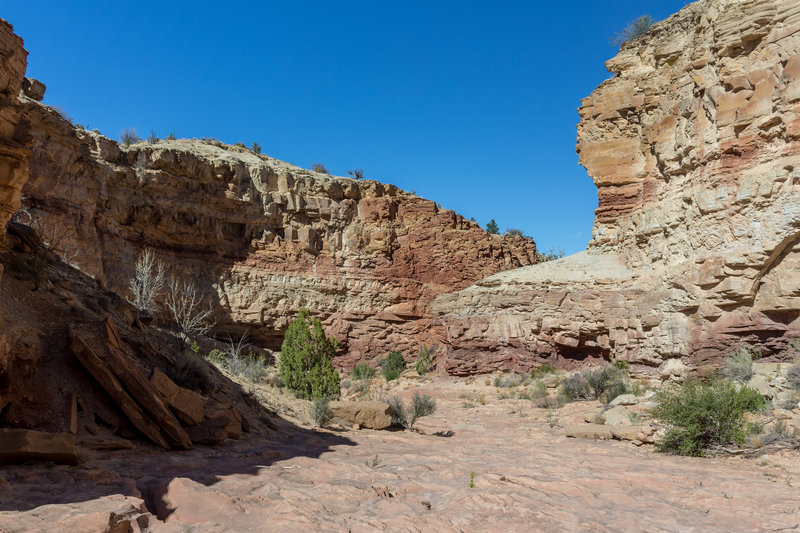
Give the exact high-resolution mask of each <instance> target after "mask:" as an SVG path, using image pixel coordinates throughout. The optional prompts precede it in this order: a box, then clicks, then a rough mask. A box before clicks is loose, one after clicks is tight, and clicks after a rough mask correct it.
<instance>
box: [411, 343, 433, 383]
mask: <svg viewBox="0 0 800 533" xmlns="http://www.w3.org/2000/svg"><path fill="white" fill-rule="evenodd" d="M435 351H436V348H433V347H431V348H426V347H425V346H420V348H419V355H418V356H417V362H416V363H415V364H414V369H415V370H416V371H417V374H419V375H420V376H424V375H425V374H427V373H428V372H430V370H431V368H432V367H433V353H434V352H435Z"/></svg>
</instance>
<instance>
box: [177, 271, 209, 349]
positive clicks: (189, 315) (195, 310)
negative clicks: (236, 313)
mask: <svg viewBox="0 0 800 533" xmlns="http://www.w3.org/2000/svg"><path fill="white" fill-rule="evenodd" d="M203 300H204V298H203V295H202V294H200V291H198V289H197V286H195V284H194V283H193V282H191V281H187V280H185V279H180V278H177V277H175V276H170V279H169V281H168V282H167V292H166V302H165V306H166V308H167V310H168V311H169V312H170V314H171V315H172V319H173V320H174V321H175V324H177V326H178V329H179V330H180V331H181V334H182V335H183V336H184V338H185V340H188V339H190V338H191V337H194V336H196V335H203V334H205V333H208V331H209V330H210V329H211V328H212V327H214V324H215V322H213V321H212V317H213V315H214V313H213V311H212V309H211V305H208V306H207V307H205V306H204V305H203Z"/></svg>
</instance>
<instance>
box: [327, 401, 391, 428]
mask: <svg viewBox="0 0 800 533" xmlns="http://www.w3.org/2000/svg"><path fill="white" fill-rule="evenodd" d="M329 406H330V408H331V411H333V416H334V418H339V419H341V420H344V421H346V422H349V423H350V424H358V425H359V426H360V427H362V428H367V429H386V428H388V427H389V426H390V425H392V409H391V407H389V404H388V403H385V402H366V401H354V402H340V401H333V402H330V404H329Z"/></svg>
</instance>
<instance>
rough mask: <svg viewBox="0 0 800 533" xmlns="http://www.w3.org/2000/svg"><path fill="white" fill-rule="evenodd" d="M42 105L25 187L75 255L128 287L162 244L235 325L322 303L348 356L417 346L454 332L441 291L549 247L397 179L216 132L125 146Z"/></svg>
mask: <svg viewBox="0 0 800 533" xmlns="http://www.w3.org/2000/svg"><path fill="white" fill-rule="evenodd" d="M31 102H32V101H31ZM32 104H36V105H33V108H32V110H31V111H30V114H29V116H30V117H31V122H32V124H33V135H34V139H35V140H34V145H33V159H32V161H31V177H30V180H29V182H28V183H27V184H26V186H25V190H24V193H25V195H26V198H27V202H28V204H29V205H30V206H31V208H32V210H33V211H34V213H35V214H36V216H38V217H40V218H41V219H42V220H43V221H44V222H45V224H46V226H47V227H48V228H53V229H57V233H58V234H59V235H58V240H59V247H60V249H61V251H62V252H63V253H64V254H65V256H66V257H67V258H68V259H69V260H70V261H72V262H73V263H74V264H76V265H78V266H79V267H80V268H81V269H82V270H83V271H85V272H88V273H90V274H91V275H93V276H94V277H96V278H98V279H99V280H101V281H102V282H103V283H104V284H105V285H106V286H107V287H110V288H111V289H113V290H114V291H116V292H117V293H118V294H121V295H128V294H129V289H128V285H129V283H130V280H131V278H132V276H133V268H134V263H135V261H136V257H137V255H138V254H139V253H140V252H141V250H142V249H143V248H145V247H150V248H152V249H153V250H154V251H155V252H156V254H157V255H158V256H159V257H161V258H162V259H163V260H164V261H166V262H167V264H168V265H169V268H170V269H171V270H173V271H174V272H175V273H176V274H178V275H180V276H182V277H185V278H189V279H192V280H194V281H195V282H196V283H197V284H198V285H199V286H200V287H201V288H202V290H203V291H204V292H205V293H206V294H207V295H208V296H209V297H210V298H211V300H212V302H213V303H212V305H213V307H214V311H215V312H214V314H215V318H216V319H217V331H218V332H220V333H221V334H222V335H223V336H224V335H225V334H227V333H231V334H233V335H236V334H240V333H241V332H243V331H244V330H246V329H249V336H250V339H251V340H255V341H259V342H262V343H264V344H265V345H266V346H268V347H271V348H275V349H277V348H279V347H280V342H281V340H282V336H283V331H284V330H285V328H286V326H287V324H288V321H289V320H290V319H291V318H292V317H293V316H294V315H296V313H297V310H298V309H299V308H300V307H301V306H306V307H308V308H309V309H310V310H311V312H312V314H316V315H318V316H322V317H323V319H324V320H325V324H326V329H327V330H328V332H329V333H330V334H334V335H335V336H336V337H337V338H338V339H339V340H340V341H341V344H342V345H343V348H345V350H343V352H344V353H346V356H345V357H343V358H342V359H340V363H341V364H343V365H345V366H347V365H349V364H351V363H352V362H354V361H357V360H360V359H362V358H367V357H369V358H371V357H375V356H378V355H385V353H386V352H387V351H389V350H401V351H404V352H405V353H406V354H407V355H408V356H412V355H415V354H416V351H417V349H418V345H419V344H428V345H430V344H432V343H434V342H437V341H436V339H440V338H441V337H443V334H444V331H443V330H442V329H441V328H438V329H437V328H436V327H435V325H434V320H433V316H432V314H431V311H430V302H431V301H432V300H433V298H434V297H435V296H437V295H439V294H442V293H445V292H449V291H452V290H455V289H460V288H464V287H466V286H468V285H469V284H470V283H472V282H474V281H476V280H478V279H481V278H483V277H485V276H487V275H490V274H493V273H496V272H498V271H500V270H505V269H510V268H516V267H519V266H523V265H528V264H532V263H533V262H535V261H536V248H535V245H534V243H533V242H532V241H530V240H528V239H525V238H521V237H500V236H496V235H489V234H487V233H486V232H484V231H483V230H482V229H481V228H480V227H479V226H478V225H477V224H476V223H475V222H471V221H468V220H465V219H464V218H462V217H461V216H459V215H457V214H456V213H454V212H453V211H450V210H446V209H442V208H440V207H439V206H437V204H435V203H434V202H431V201H429V200H424V199H422V198H419V197H417V196H415V195H411V194H409V193H406V192H404V191H401V190H399V189H398V188H397V187H394V186H392V185H384V184H382V183H379V182H376V181H369V180H363V181H357V180H354V179H349V178H337V177H331V176H328V175H325V174H319V173H315V172H311V171H307V170H303V169H301V168H298V167H295V166H292V165H289V164H287V163H284V162H281V161H278V160H276V159H273V158H270V157H267V156H264V155H259V154H254V153H252V152H251V151H249V150H247V149H244V148H237V147H232V146H228V145H224V144H222V143H219V142H215V141H197V140H162V141H159V142H155V143H149V142H144V143H137V144H133V145H131V146H127V147H126V146H120V145H118V144H117V143H116V142H114V141H112V140H110V139H108V138H106V137H103V136H101V135H99V134H97V133H95V132H87V131H84V130H80V129H76V128H74V127H73V126H72V125H71V124H70V123H69V122H67V121H66V120H65V119H64V118H62V117H61V116H60V115H58V114H57V113H54V112H53V111H52V110H51V109H50V108H48V107H47V106H44V105H41V104H38V103H33V102H32Z"/></svg>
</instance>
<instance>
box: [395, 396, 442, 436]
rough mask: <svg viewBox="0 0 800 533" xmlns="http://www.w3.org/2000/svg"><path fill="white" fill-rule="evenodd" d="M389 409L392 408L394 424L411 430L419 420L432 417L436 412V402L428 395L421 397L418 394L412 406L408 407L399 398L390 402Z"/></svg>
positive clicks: (412, 401)
mask: <svg viewBox="0 0 800 533" xmlns="http://www.w3.org/2000/svg"><path fill="white" fill-rule="evenodd" d="M389 407H391V408H392V423H393V424H399V425H401V426H403V427H404V428H406V429H408V430H410V429H412V428H413V427H414V423H415V422H416V421H417V420H418V419H420V418H422V417H423V416H428V415H432V414H433V413H434V411H436V402H435V401H434V400H433V399H432V398H431V397H430V396H428V395H427V394H426V395H425V396H420V395H419V393H418V392H417V393H416V394H414V398H413V399H412V400H411V405H410V406H408V407H406V406H405V405H403V402H402V401H400V399H399V398H397V397H394V398H392V399H391V400H389Z"/></svg>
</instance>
